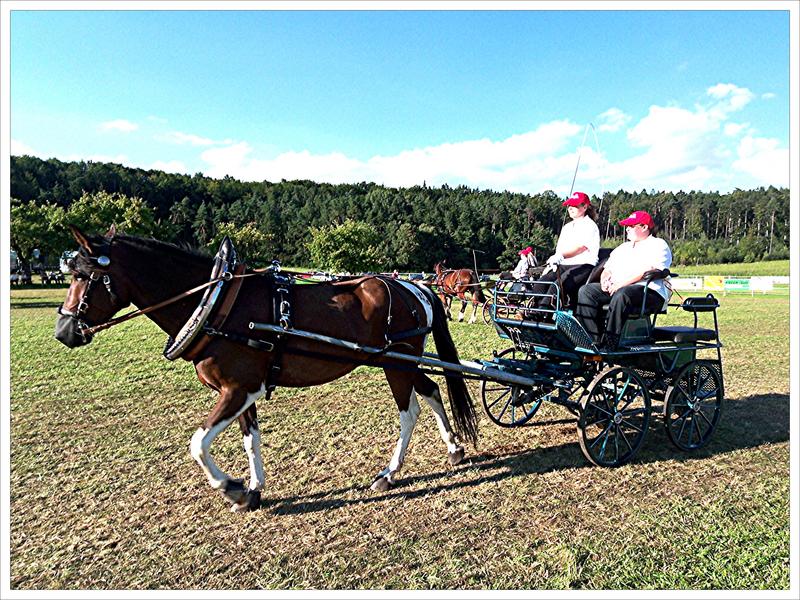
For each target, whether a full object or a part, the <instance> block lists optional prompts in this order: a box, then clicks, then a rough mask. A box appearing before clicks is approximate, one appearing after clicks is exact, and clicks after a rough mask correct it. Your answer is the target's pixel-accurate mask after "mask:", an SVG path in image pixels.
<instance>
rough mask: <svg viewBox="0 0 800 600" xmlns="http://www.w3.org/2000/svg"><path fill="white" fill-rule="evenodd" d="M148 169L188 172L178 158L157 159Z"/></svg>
mask: <svg viewBox="0 0 800 600" xmlns="http://www.w3.org/2000/svg"><path fill="white" fill-rule="evenodd" d="M147 168H148V169H155V170H157V171H164V172H166V173H188V172H189V169H187V168H186V165H185V164H183V162H182V161H180V160H170V161H166V162H165V161H162V160H157V161H156V162H154V163H153V164H152V165H150V166H149V167H147Z"/></svg>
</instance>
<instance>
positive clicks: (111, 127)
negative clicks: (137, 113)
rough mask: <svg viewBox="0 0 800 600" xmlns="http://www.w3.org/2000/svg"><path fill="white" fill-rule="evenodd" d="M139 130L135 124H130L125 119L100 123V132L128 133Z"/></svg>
mask: <svg viewBox="0 0 800 600" xmlns="http://www.w3.org/2000/svg"><path fill="white" fill-rule="evenodd" d="M137 129H139V126H138V125H137V124H136V123H131V122H130V121H126V120H125V119H116V120H114V121H106V122H105V123H100V131H119V132H122V133H130V132H132V131H136V130H137Z"/></svg>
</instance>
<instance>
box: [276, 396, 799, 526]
mask: <svg viewBox="0 0 800 600" xmlns="http://www.w3.org/2000/svg"><path fill="white" fill-rule="evenodd" d="M722 410H723V412H722V416H721V420H720V424H719V426H718V427H717V430H716V431H715V432H714V435H713V436H712V438H711V441H710V442H709V443H708V445H707V446H706V447H704V448H701V449H700V450H696V451H694V452H683V451H681V450H679V449H677V448H675V447H674V446H673V445H672V444H671V443H670V442H669V439H668V438H667V435H666V433H665V432H664V427H663V425H662V423H663V422H662V420H661V418H660V417H661V415H659V414H656V413H654V414H653V418H651V420H650V428H649V431H648V435H647V438H646V439H645V442H644V445H643V446H642V450H641V451H640V453H639V454H638V455H637V456H636V457H634V459H633V463H634V464H636V463H638V464H646V463H656V462H661V461H666V460H677V461H682V462H683V461H692V460H702V459H705V458H708V457H711V456H716V455H724V454H727V453H730V452H735V451H737V450H746V449H748V448H756V447H758V446H761V445H763V444H776V443H781V442H786V441H788V440H789V395H788V394H761V395H755V396H748V397H746V398H742V399H739V400H733V401H728V402H725V403H724V404H723V408H722ZM570 421H573V422H574V420H570ZM560 422H563V421H561V420H558V421H551V423H560ZM568 422H569V421H568ZM457 468H467V469H470V470H471V471H473V472H474V471H478V472H479V473H480V472H487V474H486V475H480V476H478V477H475V478H473V479H470V480H469V481H459V482H456V483H442V482H444V481H446V480H447V479H449V478H451V477H452V476H453V471H440V472H437V473H431V474H429V475H420V476H415V477H407V478H404V479H402V480H400V481H399V482H398V484H397V487H395V488H393V489H392V490H391V491H390V492H388V493H384V494H380V493H373V492H370V491H369V488H368V487H367V486H350V487H346V488H339V489H334V490H330V491H327V492H320V493H316V494H307V495H299V496H292V497H288V498H274V499H270V498H266V499H264V500H262V502H261V508H262V509H263V508H266V509H270V510H271V511H272V512H273V513H275V514H299V513H300V514H301V513H311V512H318V511H324V510H329V509H335V508H341V507H343V506H349V505H357V504H364V505H366V504H372V503H378V502H384V501H386V500H390V499H393V498H406V499H412V498H418V497H421V496H429V495H431V494H437V493H441V492H444V491H448V490H453V489H459V488H472V487H476V486H480V485H484V484H486V483H493V482H498V481H503V480H505V479H509V478H512V477H524V476H528V475H537V474H542V473H549V472H551V471H558V470H562V469H579V468H593V469H599V468H602V467H594V466H592V465H590V464H589V463H588V462H587V461H586V460H585V458H584V457H583V454H582V453H581V450H580V447H579V445H578V442H577V436H576V441H575V442H572V443H565V444H559V445H556V446H549V447H544V448H535V449H533V450H523V451H519V452H510V453H506V454H492V453H481V454H477V455H475V456H473V457H470V458H468V459H467V460H465V461H464V462H463V463H462V464H461V465H459V467H457ZM498 469H502V470H501V471H500V472H499V473H496V472H495V471H497V470H498ZM488 472H491V473H488ZM787 473H788V464H787ZM436 482H439V483H438V484H437V485H431V486H429V487H425V488H424V489H417V490H411V491H403V488H406V487H410V486H412V485H414V484H417V483H429V484H436ZM353 491H361V492H363V494H364V495H363V496H362V497H359V498H352V499H348V498H342V497H341V496H344V495H346V494H348V493H351V492H353Z"/></svg>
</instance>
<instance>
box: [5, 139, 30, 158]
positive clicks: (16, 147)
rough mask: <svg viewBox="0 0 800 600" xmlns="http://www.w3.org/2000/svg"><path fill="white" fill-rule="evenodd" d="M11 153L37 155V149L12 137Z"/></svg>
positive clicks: (14, 154)
mask: <svg viewBox="0 0 800 600" xmlns="http://www.w3.org/2000/svg"><path fill="white" fill-rule="evenodd" d="M11 155H12V156H25V155H28V156H36V151H35V150H34V149H33V148H31V147H30V146H28V145H27V144H24V143H22V142H20V141H19V140H15V139H14V138H11Z"/></svg>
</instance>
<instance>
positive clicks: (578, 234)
mask: <svg viewBox="0 0 800 600" xmlns="http://www.w3.org/2000/svg"><path fill="white" fill-rule="evenodd" d="M562 205H563V206H566V207H567V211H568V213H569V217H570V219H571V220H570V222H569V223H567V224H566V225H564V227H563V228H562V229H561V235H559V236H558V243H557V244H556V252H555V254H553V256H551V257H550V258H548V259H547V264H548V265H550V267H551V269H549V270H548V272H547V273H545V274H544V275H542V277H540V278H539V281H555V280H556V276H557V275H558V276H560V277H561V286H562V289H563V293H564V296H565V297H564V298H562V304H563V305H564V306H565V307H569V308H571V309H572V310H573V311H574V310H575V307H576V305H577V303H578V290H579V289H580V287H581V286H582V285H583V284H584V283H586V280H587V279H589V275H590V274H591V272H592V269H593V268H594V266H595V265H596V264H597V253H598V252H599V250H600V230H599V229H598V228H597V224H596V223H595V220H596V219H597V211H596V210H595V208H594V206H592V203H591V201H590V200H589V196H588V195H587V194H584V193H583V192H575V193H574V194H572V196H570V197H569V198H567V199H566V200H565V201H564V202H563V203H562ZM559 266H560V269H559V271H560V272H559V273H558V274H557V273H556V268H557V267H559ZM554 290H555V286H553V285H541V284H538V285H535V286H534V288H533V291H534V292H535V293H537V294H551V295H552V294H554V293H555V291H554ZM536 303H537V305H539V306H545V305H547V304H549V303H550V297H549V296H540V297H539V298H537V301H536Z"/></svg>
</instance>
